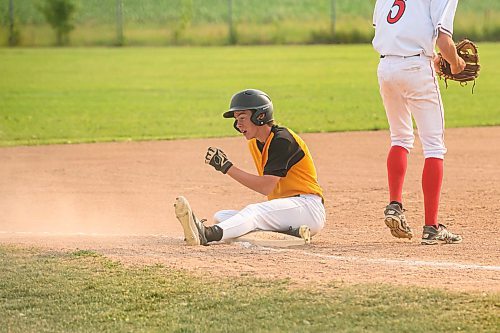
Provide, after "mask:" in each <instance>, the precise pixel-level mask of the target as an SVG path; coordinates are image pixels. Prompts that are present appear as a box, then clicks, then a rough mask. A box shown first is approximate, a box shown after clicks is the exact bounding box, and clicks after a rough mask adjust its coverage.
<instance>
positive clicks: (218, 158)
mask: <svg viewBox="0 0 500 333" xmlns="http://www.w3.org/2000/svg"><path fill="white" fill-rule="evenodd" d="M205 163H207V164H210V165H211V166H213V167H214V168H215V170H217V171H220V172H222V173H223V174H226V173H227V170H229V168H231V167H232V166H233V163H231V161H230V160H228V158H227V156H226V154H224V152H223V151H222V150H220V149H219V148H215V147H209V148H208V151H207V154H206V155H205Z"/></svg>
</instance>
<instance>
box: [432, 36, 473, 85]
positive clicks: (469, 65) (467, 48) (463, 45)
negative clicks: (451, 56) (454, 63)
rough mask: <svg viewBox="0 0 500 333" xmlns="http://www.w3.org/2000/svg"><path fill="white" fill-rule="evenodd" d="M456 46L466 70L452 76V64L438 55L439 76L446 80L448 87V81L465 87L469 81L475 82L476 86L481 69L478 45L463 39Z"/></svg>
mask: <svg viewBox="0 0 500 333" xmlns="http://www.w3.org/2000/svg"><path fill="white" fill-rule="evenodd" d="M455 46H456V48H457V54H458V56H459V57H460V58H462V59H464V61H465V68H464V70H463V71H461V72H460V73H457V74H452V73H451V66H450V64H449V63H448V62H447V61H446V60H444V58H443V56H442V55H441V53H438V57H439V70H438V73H437V74H438V75H439V77H440V78H444V82H445V83H446V86H447V87H448V82H447V80H452V81H458V82H460V84H463V85H466V84H467V82H469V81H474V85H476V78H477V77H478V75H479V69H480V68H481V66H480V65H479V54H478V52H477V46H476V44H474V43H473V42H471V41H470V40H468V39H463V40H461V41H460V42H458V43H457V44H455ZM473 89H474V87H473Z"/></svg>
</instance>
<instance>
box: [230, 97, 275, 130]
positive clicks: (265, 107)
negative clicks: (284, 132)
mask: <svg viewBox="0 0 500 333" xmlns="http://www.w3.org/2000/svg"><path fill="white" fill-rule="evenodd" d="M245 110H251V111H253V113H252V117H251V118H250V120H251V121H252V123H254V124H255V125H257V126H262V125H264V124H267V123H269V122H270V121H272V120H273V102H272V101H271V98H270V97H269V96H268V95H267V94H266V93H265V92H263V91H260V90H257V89H246V90H243V91H240V92H239V93H237V94H234V95H233V97H232V98H231V104H230V105H229V111H226V112H224V115H223V116H224V118H233V117H234V112H235V111H245Z"/></svg>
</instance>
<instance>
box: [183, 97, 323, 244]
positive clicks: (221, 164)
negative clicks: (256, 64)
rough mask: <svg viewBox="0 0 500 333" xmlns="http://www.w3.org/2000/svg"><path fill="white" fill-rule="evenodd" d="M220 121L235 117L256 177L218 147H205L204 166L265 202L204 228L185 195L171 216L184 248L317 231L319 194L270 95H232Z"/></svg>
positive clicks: (305, 155) (307, 157) (302, 149)
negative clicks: (261, 233) (278, 121)
mask: <svg viewBox="0 0 500 333" xmlns="http://www.w3.org/2000/svg"><path fill="white" fill-rule="evenodd" d="M223 116H224V118H234V124H233V126H234V128H235V129H236V130H237V131H238V132H240V133H241V134H242V135H243V136H244V137H245V139H247V140H248V147H249V149H250V154H251V155H252V157H253V160H254V162H255V166H256V168H257V174H252V173H248V172H246V171H244V170H242V169H240V168H238V167H237V166H236V165H233V163H231V162H230V161H229V159H228V158H227V156H226V155H225V154H224V152H223V151H222V150H220V149H218V148H214V147H210V148H208V151H207V153H206V156H205V163H207V164H209V165H211V166H213V167H214V168H215V170H217V171H220V172H222V173H223V174H227V175H228V176H229V177H231V178H233V179H234V180H236V181H237V182H239V183H240V184H242V185H244V186H246V187H248V188H249V189H251V190H254V191H256V192H259V193H261V194H263V195H266V196H267V198H268V201H265V202H261V203H255V204H251V205H248V206H246V207H245V208H243V209H242V210H240V211H238V210H223V211H219V212H217V213H215V215H214V221H215V223H216V224H215V225H213V226H205V225H204V224H203V221H200V220H199V219H198V218H196V216H195V215H194V214H193V212H192V210H191V207H190V205H189V203H188V202H187V200H186V199H185V198H184V197H179V198H177V202H176V205H175V206H176V207H175V211H176V216H177V219H178V220H179V222H180V223H181V225H182V227H183V230H184V236H185V240H186V242H187V244H188V245H200V244H201V245H207V243H210V242H213V241H225V240H228V239H233V238H236V237H239V236H242V235H245V234H247V233H249V232H251V231H254V230H268V231H278V232H284V233H287V234H291V235H293V236H296V237H302V238H304V240H305V242H306V243H308V242H309V241H310V236H311V235H314V234H316V233H318V232H319V231H320V230H321V229H322V228H323V226H324V224H325V218H326V214H325V207H324V205H323V202H324V201H323V191H322V189H321V187H320V185H319V184H318V180H317V175H316V168H315V166H314V163H313V160H312V158H311V154H310V152H309V149H308V148H307V146H306V144H305V143H304V141H303V140H302V139H301V138H300V137H299V136H298V135H297V134H295V133H294V132H293V131H292V130H290V129H288V128H286V127H281V126H277V125H275V124H274V120H273V103H272V102H271V99H270V98H269V96H268V95H267V94H266V93H264V92H262V91H260V90H255V89H248V90H244V91H241V92H239V93H237V94H235V95H234V96H233V97H232V99H231V104H230V108H229V110H228V111H226V112H225V113H224V115H223Z"/></svg>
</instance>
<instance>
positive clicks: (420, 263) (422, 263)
mask: <svg viewBox="0 0 500 333" xmlns="http://www.w3.org/2000/svg"><path fill="white" fill-rule="evenodd" d="M0 234H3V235H17V236H23V235H25V236H36V237H155V238H158V237H162V238H165V237H166V238H171V239H182V237H177V238H175V237H168V236H165V235H161V234H147V235H145V234H101V233H54V232H29V231H28V232H20V231H15V232H13V231H0ZM238 243H239V244H240V246H241V247H243V248H249V247H251V248H253V249H261V250H265V251H270V252H276V253H292V254H298V255H303V256H309V257H316V258H321V259H326V260H334V261H344V262H359V263H367V264H379V265H390V266H394V265H405V266H413V267H432V268H447V269H457V270H483V271H500V266H494V265H478V264H461V263H455V262H448V261H427V260H412V259H389V258H364V257H359V256H340V255H328V254H321V253H313V252H308V251H304V250H299V249H282V248H272V247H263V246H256V245H252V244H250V243H247V242H238ZM438 246H439V245H438ZM443 246H444V245H443ZM449 246H453V245H449ZM145 256H147V257H152V256H153V257H154V256H155V255H154V254H153V255H151V253H149V254H145ZM162 256H163V254H162Z"/></svg>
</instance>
